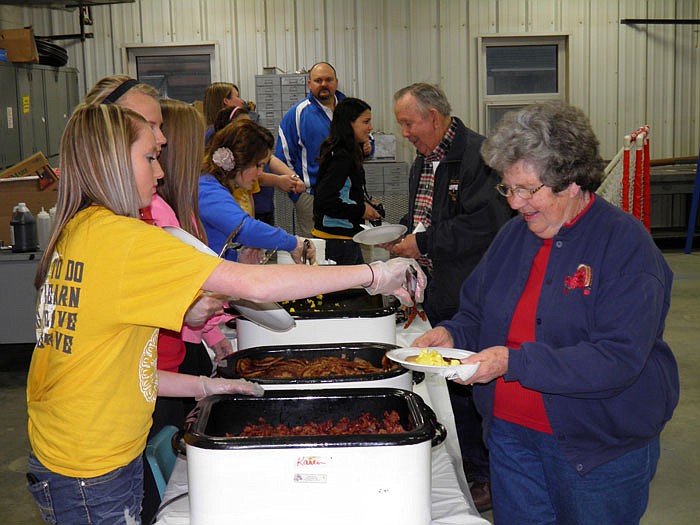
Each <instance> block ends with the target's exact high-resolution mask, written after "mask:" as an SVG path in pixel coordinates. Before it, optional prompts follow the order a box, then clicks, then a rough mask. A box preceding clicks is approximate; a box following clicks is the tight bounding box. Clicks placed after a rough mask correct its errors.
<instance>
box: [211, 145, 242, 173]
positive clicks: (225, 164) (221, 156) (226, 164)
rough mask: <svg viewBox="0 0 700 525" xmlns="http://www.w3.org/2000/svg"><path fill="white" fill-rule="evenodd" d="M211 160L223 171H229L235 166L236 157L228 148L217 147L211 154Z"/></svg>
mask: <svg viewBox="0 0 700 525" xmlns="http://www.w3.org/2000/svg"><path fill="white" fill-rule="evenodd" d="M211 160H212V161H213V162H214V164H216V165H217V166H219V167H220V168H222V169H223V170H225V171H231V170H232V169H233V168H235V167H236V159H235V158H233V152H232V151H231V150H230V149H228V148H219V149H217V150H216V151H215V152H214V154H213V155H212V156H211Z"/></svg>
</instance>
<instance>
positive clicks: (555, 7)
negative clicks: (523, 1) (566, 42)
mask: <svg viewBox="0 0 700 525" xmlns="http://www.w3.org/2000/svg"><path fill="white" fill-rule="evenodd" d="M560 4H561V2H560V0H530V1H529V2H527V26H526V30H527V31H528V32H531V33H551V32H554V31H559V30H560V29H559V28H560V27H561V20H560V18H559V16H560V9H561V6H560Z"/></svg>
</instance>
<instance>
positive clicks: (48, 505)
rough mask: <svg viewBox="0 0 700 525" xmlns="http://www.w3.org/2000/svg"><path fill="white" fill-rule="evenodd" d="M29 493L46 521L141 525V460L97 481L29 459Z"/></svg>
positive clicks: (136, 460)
mask: <svg viewBox="0 0 700 525" xmlns="http://www.w3.org/2000/svg"><path fill="white" fill-rule="evenodd" d="M27 479H28V480H29V486H28V489H29V492H30V493H31V494H32V496H33V497H34V500H35V501H36V503H37V505H38V506H39V510H40V511H41V515H42V517H43V518H44V521H46V522H47V523H56V524H59V525H60V524H66V525H83V524H86V525H87V524H89V525H97V524H105V525H107V524H110V525H138V524H140V523H141V518H140V517H139V514H140V512H141V499H142V498H143V462H142V459H141V456H139V457H138V458H136V459H135V460H134V461H132V462H131V463H129V464H128V465H126V466H124V467H120V468H118V469H116V470H113V471H112V472H108V473H107V474H104V475H102V476H97V477H96V478H71V477H68V476H62V475H60V474H56V473H55V472H52V471H50V470H48V469H47V468H46V467H44V466H43V465H42V464H41V463H40V462H39V460H38V459H37V458H36V456H34V454H30V455H29V468H28V471H27Z"/></svg>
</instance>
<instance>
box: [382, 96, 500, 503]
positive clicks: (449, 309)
mask: <svg viewBox="0 0 700 525" xmlns="http://www.w3.org/2000/svg"><path fill="white" fill-rule="evenodd" d="M451 111H452V109H451V107H450V103H449V102H448V100H447V97H446V96H445V93H444V92H443V91H442V90H441V89H440V88H439V87H437V86H433V85H430V84H424V83H418V84H412V85H410V86H407V87H405V88H402V89H400V90H399V91H397V92H396V94H394V114H395V115H396V120H397V122H398V123H399V125H400V126H401V133H402V135H403V137H404V138H407V139H408V140H409V141H410V142H411V143H412V144H413V145H414V146H415V148H416V150H417V156H416V159H415V161H414V162H413V165H412V166H411V173H410V181H409V209H408V214H407V215H406V216H405V217H404V218H403V219H402V221H401V222H402V223H404V224H406V226H407V227H408V231H409V232H414V233H409V234H408V235H406V236H405V237H404V238H403V239H401V241H400V242H397V243H394V244H392V245H391V246H390V247H389V249H390V252H391V253H392V254H393V255H399V256H402V257H413V258H415V259H417V260H418V262H420V264H421V266H423V269H424V270H425V273H426V275H428V279H429V281H428V287H427V288H426V290H425V301H424V303H423V308H424V310H425V313H426V314H427V316H428V320H429V321H430V323H431V325H433V326H435V325H436V324H437V323H439V322H440V321H443V320H446V319H450V318H451V317H452V316H453V315H454V314H455V313H456V311H457V307H458V306H459V291H460V288H461V284H462V282H463V281H464V280H465V279H466V278H467V276H468V275H469V274H470V273H471V271H472V270H473V269H474V267H475V266H476V265H477V263H478V262H479V260H480V259H481V257H482V256H483V254H484V253H485V252H486V249H487V248H488V247H489V245H490V244H491V241H492V240H493V238H494V237H495V235H496V233H497V232H498V230H499V229H500V227H501V226H503V224H505V222H506V221H507V220H508V219H509V218H510V217H511V210H510V207H509V206H508V204H507V202H506V200H505V199H504V198H503V197H501V196H500V195H499V194H498V192H497V191H496V189H495V188H494V187H495V185H496V184H498V183H499V182H500V179H499V176H498V174H497V173H496V172H494V171H492V170H491V168H489V167H488V166H486V165H485V164H484V161H483V160H482V158H481V154H480V153H479V148H480V147H481V143H482V142H483V141H484V137H483V136H481V135H479V134H478V133H476V132H474V131H472V130H471V129H469V128H467V127H466V126H465V125H464V124H463V123H462V121H461V120H460V119H458V118H457V117H454V116H451V115H450V113H451ZM448 386H449V389H450V398H451V400H452V406H453V409H454V414H455V422H456V424H457V430H458V434H459V436H458V437H459V442H460V448H461V450H462V458H463V462H464V466H465V470H467V476H468V477H469V478H471V479H470V481H472V486H471V492H472V498H473V499H474V504H475V505H476V507H477V509H478V510H479V511H484V510H487V509H489V508H490V507H491V494H490V490H489V475H488V457H487V453H486V449H485V447H484V445H483V441H482V437H481V422H480V418H479V415H478V414H477V413H476V409H475V408H474V405H473V402H472V400H471V388H470V387H464V386H463V385H458V384H455V383H452V382H448Z"/></svg>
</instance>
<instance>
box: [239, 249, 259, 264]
mask: <svg viewBox="0 0 700 525" xmlns="http://www.w3.org/2000/svg"><path fill="white" fill-rule="evenodd" d="M264 255H265V250H263V249H262V248H249V247H248V246H244V247H243V248H241V249H240V250H238V262H239V263H243V264H260V263H261V262H262V259H263V256H264Z"/></svg>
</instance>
